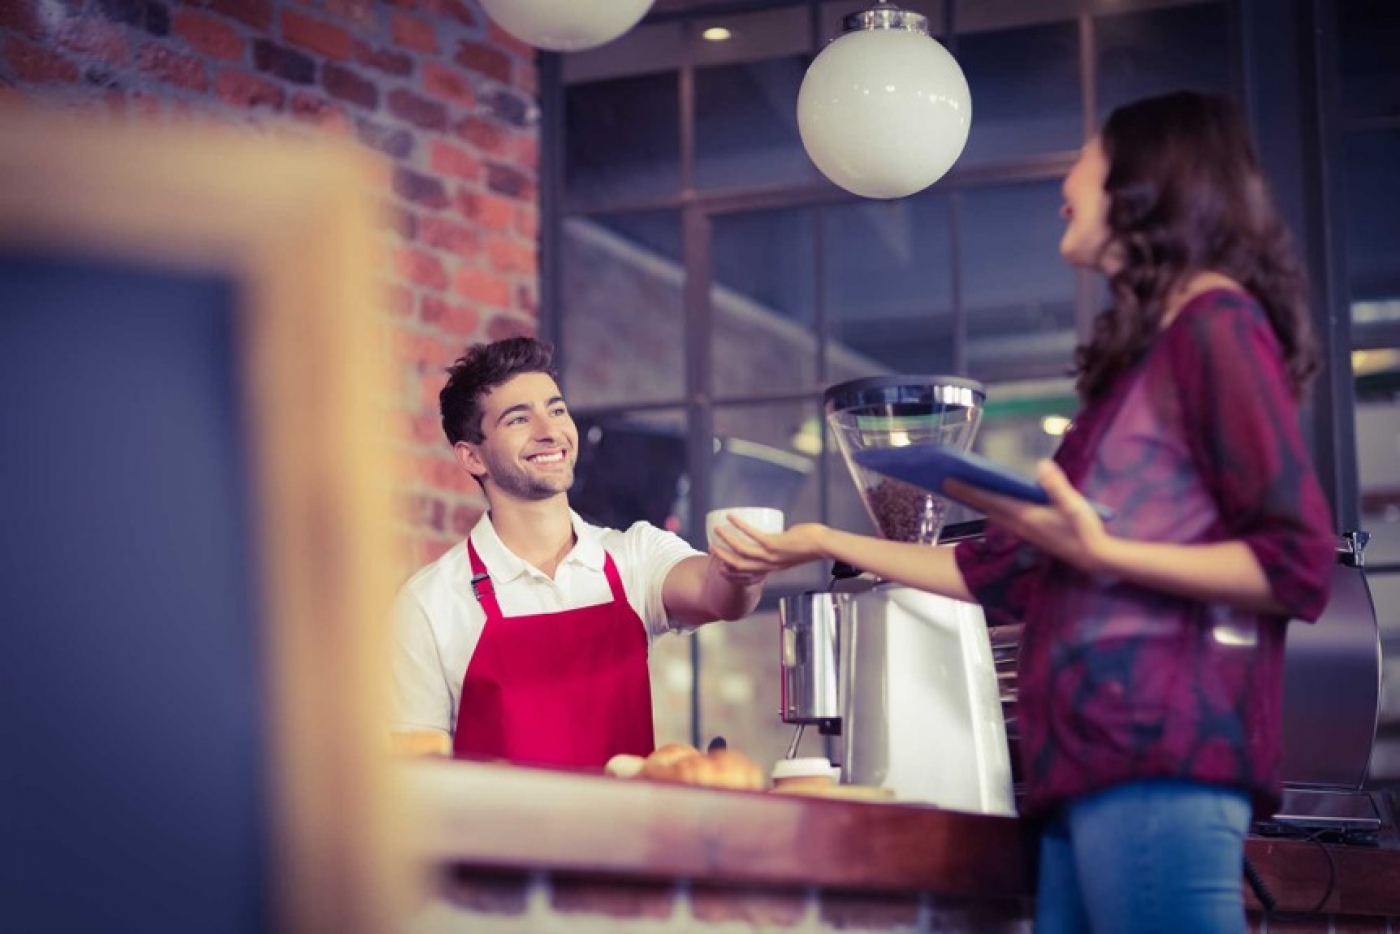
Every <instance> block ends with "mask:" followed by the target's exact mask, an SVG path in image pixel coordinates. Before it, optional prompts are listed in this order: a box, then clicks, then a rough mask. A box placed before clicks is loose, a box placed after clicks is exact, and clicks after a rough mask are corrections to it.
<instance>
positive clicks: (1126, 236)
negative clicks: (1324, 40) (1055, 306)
mask: <svg viewBox="0 0 1400 934" xmlns="http://www.w3.org/2000/svg"><path fill="white" fill-rule="evenodd" d="M1099 141H1100V144H1101V145H1102V146H1103V151H1104V156H1105V157H1106V159H1107V161H1108V166H1109V168H1108V177H1107V179H1106V181H1105V182H1104V190H1105V191H1106V192H1107V194H1108V196H1109V198H1110V202H1109V208H1108V229H1109V236H1108V242H1107V243H1106V244H1105V247H1104V249H1105V251H1115V252H1116V254H1117V257H1118V258H1121V261H1122V266H1121V268H1119V269H1118V270H1117V271H1116V272H1114V273H1113V274H1112V275H1110V276H1109V278H1108V286H1109V291H1110V294H1111V300H1112V304H1111V305H1110V307H1109V308H1107V309H1105V310H1104V311H1102V312H1100V314H1099V316H1098V317H1097V318H1096V319H1095V321H1094V329H1093V335H1092V337H1091V339H1090V342H1089V343H1088V344H1087V345H1084V346H1081V347H1080V348H1079V350H1078V351H1077V353H1076V358H1075V369H1074V372H1075V373H1076V374H1077V376H1078V389H1079V393H1080V395H1081V396H1082V397H1083V398H1085V399H1094V398H1096V397H1098V396H1100V395H1101V394H1102V393H1103V392H1105V391H1106V390H1107V389H1108V387H1109V386H1110V385H1111V384H1112V383H1113V381H1114V379H1115V378H1116V377H1118V376H1119V375H1120V374H1122V373H1123V372H1124V371H1125V370H1127V369H1129V368H1131V367H1132V366H1133V365H1134V364H1136V363H1137V362H1138V361H1139V360H1140V359H1142V356H1143V355H1144V354H1145V353H1146V352H1147V350H1148V348H1149V347H1150V346H1151V345H1152V343H1153V341H1154V340H1156V338H1157V335H1158V333H1159V331H1160V327H1161V322H1162V316H1163V313H1164V311H1165V308H1166V302H1167V298H1168V296H1169V295H1170V293H1171V292H1172V290H1173V289H1175V288H1177V287H1178V286H1180V285H1182V284H1183V283H1184V282H1185V281H1186V279H1187V278H1188V277H1189V276H1190V275H1191V274H1193V273H1196V272H1202V271H1207V270H1210V271H1215V272H1219V273H1222V274H1224V275H1226V276H1229V277H1230V278H1232V279H1234V280H1235V281H1236V282H1238V283H1240V285H1242V286H1244V287H1245V288H1246V289H1247V290H1248V291H1249V292H1250V293H1251V294H1252V295H1253V296H1254V297H1255V298H1256V299H1257V300H1258V301H1259V303H1260V304H1261V305H1263V307H1264V309H1265V311H1266V312H1267V313H1268V316H1269V322H1270V323H1271V324H1272V325H1273V329H1274V333H1275V334H1276V335H1277V336H1278V340H1279V344H1280V346H1281V347H1282V349H1283V355H1284V360H1285V362H1286V363H1287V365H1288V372H1289V377H1290V379H1291V382H1292V386H1293V390H1294V393H1295V394H1301V393H1302V391H1303V389H1304V388H1305V387H1306V386H1307V383H1308V381H1309V379H1310V378H1311V376H1312V375H1313V373H1314V372H1316V370H1317V367H1318V353H1317V346H1316V342H1315V341H1314V338H1313V335H1312V329H1311V326H1310V321H1309V316H1308V310H1307V303H1306V296H1307V286H1306V282H1305V279H1304V276H1303V272H1302V269H1301V267H1300V266H1299V263H1298V260H1297V258H1296V257H1295V255H1294V252H1293V248H1292V245H1291V243H1290V240H1289V236H1288V232H1287V230H1286V229H1285V228H1284V225H1283V222H1282V221H1281V220H1279V217H1278V214H1277V213H1276V211H1275V210H1274V206H1273V202H1272V199H1271V198H1270V196H1269V191H1268V186H1267V185H1266V183H1265V181H1264V178H1263V175H1262V174H1261V173H1260V171H1259V162H1258V159H1257V158H1256V157H1255V154H1254V147H1253V146H1252V145H1251V143H1250V141H1249V135H1248V132H1247V130H1246V128H1245V124H1244V121H1243V119H1242V118H1241V116H1240V114H1239V111H1238V110H1237V109H1236V107H1235V106H1234V105H1233V104H1232V103H1231V102H1230V101H1229V100H1227V99H1225V98H1223V97H1220V96H1217V95H1213V94H1201V93H1196V92H1190V91H1181V92H1177V93H1175V94H1168V95H1164V96H1162V97H1154V98H1147V99H1144V100H1141V101H1137V102H1135V103H1132V104H1129V105H1126V106H1124V107H1120V108H1118V109H1117V110H1115V111H1114V112H1113V113H1112V114H1111V115H1110V116H1109V118H1108V121H1107V122H1106V123H1105V124H1104V127H1103V130H1102V132H1101V133H1100V135H1099Z"/></svg>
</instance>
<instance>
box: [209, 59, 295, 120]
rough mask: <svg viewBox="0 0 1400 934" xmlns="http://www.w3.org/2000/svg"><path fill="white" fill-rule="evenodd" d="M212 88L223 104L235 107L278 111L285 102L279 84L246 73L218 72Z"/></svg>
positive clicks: (285, 96) (285, 98)
mask: <svg viewBox="0 0 1400 934" xmlns="http://www.w3.org/2000/svg"><path fill="white" fill-rule="evenodd" d="M214 88H215V90H216V91H217V92H218V94H219V97H220V98H222V99H223V101H224V102H225V103H228V104H232V105H233V106H235V107H244V108H248V109H254V108H257V107H265V108H267V109H269V110H278V111H280V110H281V109H282V108H283V106H285V104H286V102H287V92H285V91H283V90H282V86H281V85H280V84H276V83H274V82H272V81H268V80H267V79H266V78H263V77H260V76H258V75H255V74H253V73H251V72H247V71H238V70H235V69H231V68H230V69H225V70H223V71H221V72H219V75H218V77H217V78H216V79H215V80H214Z"/></svg>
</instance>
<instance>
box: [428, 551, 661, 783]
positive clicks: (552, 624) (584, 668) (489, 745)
mask: <svg viewBox="0 0 1400 934" xmlns="http://www.w3.org/2000/svg"><path fill="white" fill-rule="evenodd" d="M467 554H468V557H469V558H470V559H471V568H472V592H473V593H475V594H476V599H477V601H478V602H479V603H480V604H481V608H482V609H483V610H484V611H485V612H486V625H485V627H484V628H483V629H482V631H481V639H480V641H478V642H477V645H476V650H475V651H474V652H473V653H472V658H471V662H470V663H469V664H468V665H467V673H466V675H465V676H464V677H463V678H462V700H461V704H460V706H459V707H458V713H457V735H456V736H455V737H454V738H453V754H454V755H455V756H457V757H458V758H472V759H479V758H489V759H507V760H509V761H511V762H515V763H518V764H521V765H549V766H565V767H571V768H585V769H601V768H602V767H603V765H604V764H605V763H606V762H607V761H608V759H610V758H612V757H613V756H615V755H617V754H618V753H630V754H632V755H637V756H645V755H648V754H649V753H651V752H652V750H653V749H654V748H655V744H656V743H655V739H654V738H653V734H652V720H651V679H650V677H649V675H648V671H647V637H646V629H645V628H644V624H643V623H642V620H641V617H639V616H638V615H637V612H636V611H635V610H633V609H632V606H631V604H629V603H628V602H627V594H626V592H625V591H624V590H623V587H622V578H621V576H620V575H619V574H618V573H617V566H616V565H614V564H613V559H612V555H608V554H606V553H605V555H604V563H603V571H604V573H605V574H606V575H607V578H608V586H609V587H610V588H611V590H612V602H611V603H600V604H597V605H596V606H585V607H580V608H579V609H576V610H565V611H563V612H561V613H536V614H533V615H530V616H512V617H505V616H502V615H501V607H500V604H499V603H498V602H497V601H496V594H495V591H494V590H493V589H492V587H491V577H490V575H489V574H488V573H487V571H486V566H485V565H484V564H482V562H481V558H480V557H479V556H478V555H477V553H476V549H475V548H474V547H472V543H471V541H470V540H468V541H467Z"/></svg>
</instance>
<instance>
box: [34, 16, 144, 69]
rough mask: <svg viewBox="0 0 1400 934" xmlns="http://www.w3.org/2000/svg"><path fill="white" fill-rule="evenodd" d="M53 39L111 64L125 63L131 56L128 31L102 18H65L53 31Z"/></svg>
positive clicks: (86, 55)
mask: <svg viewBox="0 0 1400 934" xmlns="http://www.w3.org/2000/svg"><path fill="white" fill-rule="evenodd" d="M53 41H54V43H55V44H57V45H60V46H62V47H63V48H65V49H72V50H73V51H74V52H79V53H81V54H82V55H83V56H84V57H87V58H95V59H98V60H100V61H102V62H105V63H107V64H109V65H125V64H126V63H127V61H128V60H129V59H130V57H131V53H130V50H129V48H128V46H127V42H126V33H125V32H124V31H123V30H121V29H119V28H117V27H114V26H111V25H109V24H108V23H104V22H102V21H100V20H95V19H70V20H65V21H64V22H63V24H62V25H61V26H59V28H58V29H57V30H56V31H55V32H54V33H53Z"/></svg>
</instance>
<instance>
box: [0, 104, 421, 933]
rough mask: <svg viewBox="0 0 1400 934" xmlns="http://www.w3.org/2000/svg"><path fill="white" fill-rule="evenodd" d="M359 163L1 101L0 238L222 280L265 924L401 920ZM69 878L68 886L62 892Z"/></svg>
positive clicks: (374, 325)
mask: <svg viewBox="0 0 1400 934" xmlns="http://www.w3.org/2000/svg"><path fill="white" fill-rule="evenodd" d="M381 178H382V173H381V170H380V169H379V167H378V164H377V163H375V162H373V161H372V160H371V159H370V157H369V156H368V155H366V154H365V153H363V152H362V151H360V150H352V149H351V148H350V147H349V146H348V145H342V144H331V143H327V142H315V141H310V140H306V139H290V138H274V137H269V136H265V135H256V134H254V133H252V132H250V131H248V130H246V129H244V130H239V129H233V128H226V129H219V130H215V129H208V128H194V127H189V126H186V127H169V126H144V125H140V124H122V125H116V124H107V125H101V124H96V125H95V124H94V123H92V122H91V121H88V122H79V121H78V120H77V119H76V118H71V117H62V116H57V115H53V114H47V113H43V112H40V111H37V110H25V109H11V110H4V109H0V179H3V180H4V181H3V183H0V244H3V245H5V246H6V247H9V248H19V249H28V248H37V249H38V250H40V251H48V252H62V253H65V254H69V255H75V256H80V257H90V258H92V259H96V260H116V261H120V262H123V263H125V262H132V263H136V264H143V265H149V266H151V267H155V268H170V269H175V270H189V271H194V272H199V273H212V274H215V275H217V276H219V277H224V276H227V277H228V278H229V280H231V281H232V282H233V283H234V284H235V286H236V288H237V290H238V295H239V301H240V304H239V307H238V308H237V311H236V321H237V329H236V331H237V335H238V339H239V341H240V343H241V346H240V347H239V348H238V350H239V354H238V358H239V362H240V366H241V371H240V373H239V378H238V382H239V384H240V386H241V387H242V388H243V391H244V392H245V394H246V395H245V398H244V400H243V401H244V405H245V409H246V411H247V412H249V413H251V424H249V425H247V426H246V427H245V429H244V431H245V438H246V440H247V441H248V442H249V444H248V447H249V450H250V451H252V457H251V458H250V464H249V468H248V469H249V481H250V483H251V488H252V489H253V490H254V491H256V495H255V496H254V498H253V508H254V511H255V513H256V515H255V516H254V517H253V519H254V523H253V524H254V533H253V543H254V548H255V550H256V555H255V559H256V560H257V562H258V566H257V572H258V575H259V580H260V584H261V586H260V592H259V598H260V600H261V606H260V615H261V618H262V619H263V620H265V621H266V627H265V631H264V632H261V633H259V636H258V637H259V640H260V643H261V645H262V646H263V647H264V650H265V653H266V654H265V656H264V658H263V660H262V670H263V672H264V673H265V683H266V685H267V692H268V696H267V697H266V699H265V700H266V706H265V708H264V709H265V711H266V722H267V724H268V733H270V734H271V735H270V736H268V737H267V738H266V740H265V748H264V749H263V750H262V755H263V757H264V759H265V761H266V762H267V763H268V774H265V775H264V781H265V782H266V785H265V787H266V788H267V789H269V791H268V793H267V801H268V805H269V807H270V809H271V811H272V813H271V815H270V817H269V821H270V824H271V826H270V827H269V828H267V831H266V833H265V834H264V839H265V840H266V852H265V859H266V862H265V864H264V865H268V866H270V867H271V877H270V878H268V879H267V881H268V884H269V886H270V892H271V899H272V911H273V914H274V916H273V918H272V919H271V920H272V923H273V924H274V925H275V927H276V928H277V929H278V930H282V931H291V932H311V931H336V932H344V934H358V932H364V934H371V932H376V934H377V932H382V931H386V930H390V929H391V928H392V927H393V925H394V921H393V919H395V918H398V917H401V916H402V915H401V913H400V911H401V909H400V907H399V903H398V899H399V898H400V897H401V895H402V894H403V893H405V892H406V884H407V883H408V881H409V876H408V870H409V861H408V859H407V857H406V854H405V852H404V850H403V849H402V847H401V846H400V845H399V844H398V842H397V840H396V836H395V833H396V830H397V826H398V823H399V822H398V819H397V817H396V815H395V814H394V813H392V811H391V808H390V795H389V793H388V792H389V786H388V782H389V781H390V774H389V771H388V767H387V748H386V747H387V743H386V742H379V743H377V742H376V740H377V739H379V738H383V737H385V726H384V724H385V723H386V717H385V715H384V712H383V710H382V709H381V707H380V700H381V697H380V695H381V687H380V686H381V681H382V672H381V670H380V665H382V663H383V651H382V647H381V645H380V640H379V638H378V635H379V633H380V632H381V628H382V620H383V618H384V614H385V612H386V608H387V606H388V604H389V601H390V599H391V596H392V581H391V580H390V577H389V576H390V575H391V574H392V572H393V570H394V567H395V564H396V562H395V561H394V560H393V556H392V555H390V554H389V553H388V549H389V545H388V543H389V542H390V541H392V536H391V534H390V532H389V529H390V522H389V517H390V511H389V503H390V497H389V492H390V472H389V470H388V466H389V465H388V463H387V457H388V453H387V450H388V449H387V445H386V444H384V443H383V441H382V439H379V438H377V437H376V434H377V433H376V431H375V430H374V427H375V425H376V424H377V423H378V418H377V414H378V413H379V411H380V410H381V409H382V407H383V405H384V398H385V396H384V389H385V386H386V384H387V381H386V380H385V379H383V376H382V373H381V369H382V367H383V354H382V351H381V349H380V342H381V341H382V331H381V329H382V322H381V321H380V319H379V317H378V315H377V309H376V304H377V303H376V302H375V300H374V295H375V294H376V293H375V291H374V289H375V285H376V283H375V279H374V275H375V272H376V262H377V259H376V256H375V252H376V251H375V249H374V246H375V242H376V230H377V225H376V224H375V223H374V220H373V212H374V199H373V192H374V190H376V188H379V187H382V186H381V185H379V184H377V183H378V181H379V180H380V179H381ZM76 881H77V882H78V884H81V881H80V880H76Z"/></svg>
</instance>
